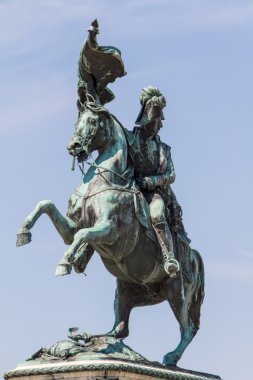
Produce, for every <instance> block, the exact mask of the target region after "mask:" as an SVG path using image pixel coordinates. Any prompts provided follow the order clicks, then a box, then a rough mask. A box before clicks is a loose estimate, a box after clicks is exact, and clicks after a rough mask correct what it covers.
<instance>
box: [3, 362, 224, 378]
mask: <svg viewBox="0 0 253 380" xmlns="http://www.w3.org/2000/svg"><path fill="white" fill-rule="evenodd" d="M5 379H6V380H52V379H59V380H60V379H69V380H102V379H107V380H123V379H124V380H151V379H168V380H220V377H219V376H215V375H210V374H204V373H200V372H194V371H187V370H184V369H179V368H177V369H168V368H166V367H164V366H159V365H154V364H152V363H150V365H147V364H140V363H134V362H130V361H123V360H82V361H78V362H76V361H73V362H71V361H68V362H58V363H50V364H45V363H43V364H42V363H41V364H36V365H25V364H23V365H20V366H18V367H17V368H16V369H14V370H12V371H9V372H7V373H6V374H5Z"/></svg>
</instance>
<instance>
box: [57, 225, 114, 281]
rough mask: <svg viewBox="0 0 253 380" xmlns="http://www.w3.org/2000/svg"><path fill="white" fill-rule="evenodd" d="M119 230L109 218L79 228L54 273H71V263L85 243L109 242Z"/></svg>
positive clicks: (59, 274)
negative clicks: (88, 226)
mask: <svg viewBox="0 0 253 380" xmlns="http://www.w3.org/2000/svg"><path fill="white" fill-rule="evenodd" d="M118 235H119V231H117V229H116V228H115V225H114V223H113V222H112V221H110V220H102V221H100V222H99V223H97V224H96V225H95V226H93V227H90V228H83V229H81V230H79V231H78V232H77V233H76V234H75V236H74V241H73V243H72V244H71V246H70V247H69V249H68V250H67V251H66V252H65V254H64V256H63V257H62V259H61V261H60V262H59V264H58V265H57V267H56V271H55V275H56V276H64V275H67V274H70V273H71V269H72V264H73V263H74V262H75V259H76V255H78V254H79V252H81V251H82V249H83V247H85V245H87V243H107V244H108V243H109V242H110V241H111V242H113V241H115V240H116V239H117V237H118Z"/></svg>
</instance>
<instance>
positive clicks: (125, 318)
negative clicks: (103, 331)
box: [110, 279, 165, 339]
mask: <svg viewBox="0 0 253 380" xmlns="http://www.w3.org/2000/svg"><path fill="white" fill-rule="evenodd" d="M164 300H165V298H164V294H163V292H161V288H160V286H159V284H152V285H150V286H149V287H145V286H143V285H139V284H135V283H129V282H125V281H122V280H119V279H118V280H117V289H116V293H115V300H114V313H115V322H114V326H113V328H112V330H111V331H110V333H113V332H114V331H115V329H116V328H117V326H118V325H119V324H120V323H121V322H123V323H124V327H123V329H122V330H121V331H119V332H118V333H117V334H116V337H117V338H121V339H122V338H126V337H127V336H128V334H129V329H128V324H129V316H130V312H131V310H132V309H133V308H134V307H137V306H147V305H154V304H156V303H160V302H162V301H164Z"/></svg>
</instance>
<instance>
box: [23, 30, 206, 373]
mask: <svg viewBox="0 0 253 380" xmlns="http://www.w3.org/2000/svg"><path fill="white" fill-rule="evenodd" d="M97 31H98V25H97V23H93V25H92V27H91V28H89V38H88V40H87V41H86V44H85V45H84V48H83V50H82V52H81V56H80V61H79V77H80V78H79V79H80V81H79V101H78V109H79V115H78V120H77V123H76V128H75V133H74V135H73V136H72V138H71V141H70V143H69V146H68V149H69V152H70V154H71V155H72V156H73V157H76V158H77V160H78V161H79V163H80V162H84V161H87V160H88V158H89V156H90V155H91V153H92V152H94V151H97V152H98V156H97V158H96V160H95V161H94V162H90V163H89V164H90V167H89V169H88V171H87V173H86V174H85V175H84V177H83V181H82V183H81V185H80V186H78V188H77V189H76V190H75V191H74V193H73V194H72V196H71V198H70V200H69V206H68V212H67V216H63V215H62V214H61V213H60V212H59V211H58V209H57V208H56V207H55V205H54V204H53V203H52V202H51V201H48V200H46V201H41V202H39V203H38V205H37V206H36V207H35V209H34V210H33V211H32V213H31V214H29V215H28V216H27V218H25V220H24V221H23V223H22V225H21V228H20V230H19V232H18V239H17V245H24V244H26V243H29V242H30V241H31V232H30V230H31V228H32V227H33V226H34V224H35V222H36V221H37V219H38V218H39V217H40V216H41V215H42V214H43V213H46V214H47V215H48V216H49V217H50V219H51V220H52V222H53V224H54V226H55V227H56V229H57V231H58V232H59V234H60V235H61V236H62V238H63V240H64V242H65V243H66V244H68V245H69V248H68V249H67V251H66V253H65V254H64V257H63V259H62V260H61V261H60V263H59V265H58V267H57V274H67V273H70V270H71V266H72V265H73V267H74V268H75V269H76V271H78V272H81V271H82V270H84V268H85V266H86V265H87V263H88V261H89V259H90V258H91V257H92V255H93V252H94V251H96V252H97V253H98V254H99V255H100V256H101V259H102V261H103V263H104V265H105V267H106V269H107V270H108V271H109V272H110V273H111V274H113V275H114V276H115V277H116V278H117V289H116V295H115V304H114V311H115V322H114V326H113V327H112V330H111V332H110V334H111V333H112V331H113V332H115V331H116V330H115V329H116V328H117V326H119V324H121V326H123V327H122V329H120V331H117V332H116V333H115V334H116V336H117V337H118V338H125V337H126V336H127V335H128V333H129V330H128V323H129V316H130V312H131V310H132V309H133V308H134V307H136V306H145V305H154V304H157V303H160V302H163V301H165V300H167V301H168V302H169V303H170V306H171V308H172V310H173V312H174V315H175V317H176V318H177V320H178V322H179V325H180V332H181V340H180V342H179V344H178V346H177V347H176V348H175V350H173V351H172V352H169V353H167V354H166V355H165V356H164V358H163V363H164V364H165V365H167V366H172V365H176V363H177V362H178V360H179V359H180V358H181V356H182V354H183V352H184V350H185V349H186V347H187V346H188V345H189V343H190V342H191V340H192V339H193V337H194V335H195V334H196V332H197V330H198V328H199V319H200V307H201V304H202V301H203V297H204V267H203V262H202V259H201V256H200V254H199V253H198V252H197V251H196V250H194V249H192V248H191V247H190V245H189V240H188V238H187V235H186V233H185V231H184V228H183V225H182V220H181V215H180V212H179V211H178V210H179V209H180V206H179V205H178V203H177V201H176V198H175V196H174V194H173V192H172V191H171V189H170V183H172V182H173V180H174V171H173V164H172V161H171V158H170V149H169V147H168V146H167V145H165V144H163V143H161V142H160V141H159V138H158V136H157V133H158V130H159V128H160V127H161V119H162V106H161V104H162V102H163V97H162V95H160V93H158V92H157V91H158V90H157V89H155V90H154V89H152V90H151V89H150V88H149V89H148V90H147V89H145V90H144V92H146V93H148V95H147V97H146V98H145V99H146V100H145V101H143V106H144V107H143V113H142V115H141V118H140V120H139V124H140V125H141V127H140V128H138V129H135V130H134V131H133V132H127V131H126V130H125V128H124V127H123V126H122V125H121V124H120V122H119V121H118V120H117V119H116V118H115V117H114V116H113V115H112V114H111V113H110V112H109V111H108V110H107V109H106V108H105V107H104V106H103V104H104V103H105V100H106V99H107V101H108V99H109V98H110V96H111V97H112V95H110V96H109V95H108V94H109V92H108V91H107V88H106V85H107V84H108V83H109V82H110V81H112V80H113V78H114V79H115V78H116V77H117V76H122V75H123V73H124V68H123V62H122V61H121V58H120V53H119V51H118V50H117V49H116V48H112V47H107V48H101V47H98V45H97V44H96V41H95V38H96V33H97ZM87 44H88V45H89V49H88V48H87ZM92 49H93V50H94V51H93V50H92ZM87 51H88V52H89V56H86V57H85V58H86V59H83V54H88V53H87ZM95 53H96V54H95ZM103 55H106V60H107V64H106V65H105V66H104V70H105V71H104V73H103V80H101V81H99V78H100V79H101V77H99V75H102V74H101V71H100V72H99V71H97V68H98V67H100V66H99V65H98V66H96V65H95V68H94V71H92V70H90V72H89V67H90V66H89V65H88V63H89V59H88V58H89V57H93V58H94V56H95V57H100V58H99V59H102V58H101V56H103ZM97 59H98V58H97ZM110 59H111V62H112V64H111V66H110V65H109V63H110ZM115 60H116V64H115ZM80 62H81V63H80ZM108 62H109V63H108ZM84 64H85V65H86V66H85V67H84V66H83V65H84ZM80 67H81V68H80ZM108 67H110V75H107V76H106V75H105V74H106V70H107V68H108ZM100 68H101V67H100ZM119 68H120V70H119ZM114 69H115V70H114ZM99 73H100V74H99ZM95 74H96V75H97V76H96V75H95ZM87 78H88V81H89V83H88V85H86V84H87ZM94 78H95V79H96V80H95V79H94ZM105 78H107V79H105ZM90 88H92V93H91V92H90ZM154 92H155V95H153V94H154ZM150 93H152V96H151V97H150ZM108 96H109V98H108ZM145 96H146V95H145ZM154 97H158V98H160V100H159V101H158V103H159V106H158V107H157V109H156V103H157V102H156V101H154V100H155V99H153V98H154ZM109 100H110V99H109ZM150 105H151V111H150V110H149V109H148V108H149V106H150ZM144 111H145V112H144ZM152 112H153V113H155V112H157V113H155V115H156V117H155V118H152V117H151V119H150V120H148V123H146V122H145V123H143V121H142V118H143V117H144V116H145V113H147V116H148V118H150V115H151V116H152ZM157 115H158V117H157ZM149 123H151V124H149ZM151 131H152V134H151V135H150V136H149V137H148V141H147V139H146V137H147V135H146V134H148V135H149V134H150V133H151ZM136 136H137V137H136ZM138 136H139V137H138ZM151 136H152V138H150V137H151ZM135 138H136V139H135ZM144 143H147V144H148V146H149V147H150V150H149V149H148V150H147V151H146V150H145V149H144V148H143V149H142V147H141V148H140V150H139V151H138V150H136V145H135V144H137V145H138V144H140V145H142V144H144ZM138 152H139V153H140V154H143V155H144V161H143V162H142V163H145V162H147V160H148V162H149V163H150V164H149V166H148V167H147V168H146V167H144V169H143V168H142V167H141V166H140V165H141V162H137V161H138V157H137V155H138ZM146 170H150V172H148V171H146ZM136 182H137V184H136ZM142 193H143V194H144V198H145V199H143V200H141V199H142V198H143V195H142ZM147 202H148V203H149V207H148V205H147V204H148V203H147ZM138 205H139V206H140V207H138ZM149 209H150V214H151V217H150V216H149ZM167 209H168V210H169V211H170V212H168V211H167ZM141 210H144V211H143V212H141ZM167 223H169V225H168V224H167ZM175 248H176V249H175Z"/></svg>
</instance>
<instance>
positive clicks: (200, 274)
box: [189, 249, 205, 331]
mask: <svg viewBox="0 0 253 380" xmlns="http://www.w3.org/2000/svg"><path fill="white" fill-rule="evenodd" d="M191 250H192V253H193V255H194V257H195V260H196V263H197V266H196V273H195V275H196V279H195V281H196V287H195V292H194V295H193V300H192V303H191V306H190V309H189V313H190V318H191V320H192V322H193V324H194V328H195V330H196V331H197V330H198V329H199V322H200V307H201V305H202V302H203V300H204V297H205V270H204V263H203V260H202V257H201V255H200V253H199V252H198V251H197V250H196V249H191Z"/></svg>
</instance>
